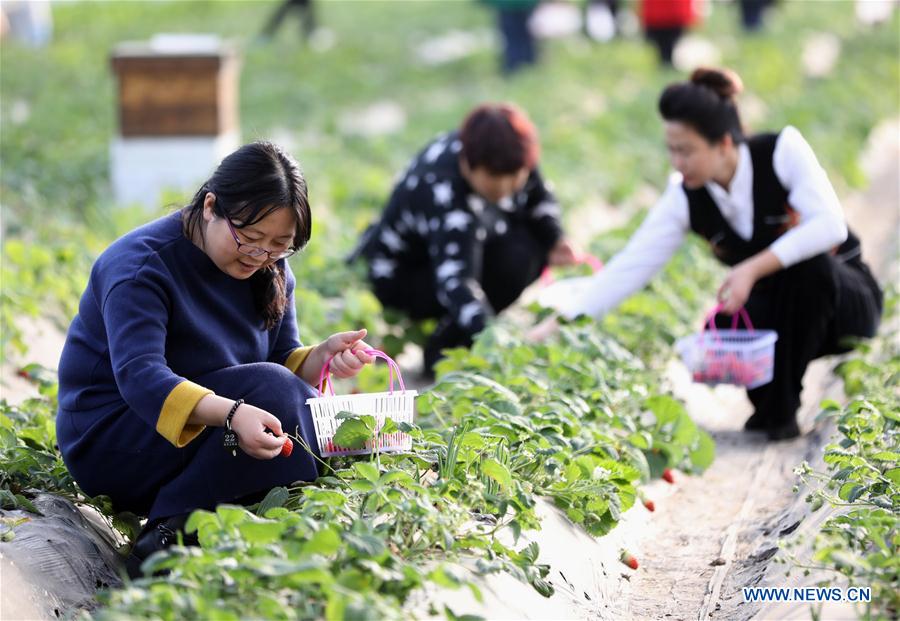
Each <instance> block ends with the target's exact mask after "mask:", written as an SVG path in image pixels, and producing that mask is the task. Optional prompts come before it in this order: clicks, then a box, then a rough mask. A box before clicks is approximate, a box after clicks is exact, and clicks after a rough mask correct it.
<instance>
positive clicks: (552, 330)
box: [525, 315, 559, 343]
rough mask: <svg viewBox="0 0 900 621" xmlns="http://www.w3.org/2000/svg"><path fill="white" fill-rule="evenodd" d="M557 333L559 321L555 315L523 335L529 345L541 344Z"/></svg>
mask: <svg viewBox="0 0 900 621" xmlns="http://www.w3.org/2000/svg"><path fill="white" fill-rule="evenodd" d="M557 332H559V320H558V319H557V318H556V316H555V315H550V316H549V317H547V318H546V319H544V320H543V321H542V322H540V323H539V324H537V325H536V326H533V327H532V328H531V329H530V330H529V331H528V332H526V333H525V341H526V342H529V343H543V342H544V341H546V340H547V339H548V338H550V337H551V336H553V335H554V334H556V333H557Z"/></svg>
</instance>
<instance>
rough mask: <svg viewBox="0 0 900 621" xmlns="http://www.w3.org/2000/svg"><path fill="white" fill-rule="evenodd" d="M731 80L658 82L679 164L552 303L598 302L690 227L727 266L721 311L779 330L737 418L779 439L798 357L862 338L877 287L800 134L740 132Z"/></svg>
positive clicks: (647, 270)
mask: <svg viewBox="0 0 900 621" xmlns="http://www.w3.org/2000/svg"><path fill="white" fill-rule="evenodd" d="M740 90H741V83H740V79H739V78H738V77H737V76H736V75H735V74H734V73H732V72H729V71H726V70H716V69H698V70H696V71H695V72H694V73H693V75H692V76H691V79H690V80H689V81H687V82H681V83H676V84H673V85H670V86H669V87H668V88H666V90H665V91H664V92H663V94H662V96H661V97H660V100H659V111H660V114H661V115H662V117H663V120H664V122H665V123H664V124H665V138H666V145H667V147H668V150H669V157H670V159H671V162H672V165H673V167H674V168H675V169H676V170H677V171H678V174H676V175H673V177H672V179H671V181H670V182H669V186H668V188H667V189H666V191H665V193H664V194H663V196H662V198H661V199H660V200H659V202H658V203H657V205H656V206H655V207H654V208H653V210H652V211H651V212H650V214H649V215H648V216H647V218H646V220H645V221H644V222H643V224H642V225H641V226H640V228H639V229H638V230H637V232H636V233H635V234H634V236H633V237H632V238H631V240H630V241H629V242H628V244H627V246H626V247H625V249H624V250H623V251H622V252H621V253H619V254H618V255H617V256H616V257H614V258H613V259H612V260H611V261H610V262H609V264H608V265H607V266H606V269H604V270H603V271H602V272H600V273H598V274H597V276H595V277H594V278H592V279H591V280H590V281H589V282H590V284H589V285H588V286H587V287H585V288H583V289H582V290H581V291H580V292H579V293H578V294H577V295H576V296H573V297H571V298H570V299H569V300H568V301H567V302H566V303H565V305H560V306H559V307H558V308H559V310H560V311H561V312H562V314H563V315H564V316H566V317H570V318H571V317H574V316H576V315H579V314H585V315H592V316H595V317H598V316H601V315H603V314H605V313H607V312H609V311H610V310H612V309H613V308H614V307H616V306H617V305H618V304H619V303H620V302H621V301H622V300H624V299H625V298H626V297H628V296H629V295H631V294H632V293H634V292H636V291H637V290H639V289H641V288H642V287H644V285H645V284H646V283H647V282H648V281H649V280H650V279H651V278H652V277H653V275H654V274H656V273H657V272H658V271H659V270H660V269H661V268H662V267H663V266H664V265H665V264H666V262H667V261H668V259H669V258H670V257H671V256H672V254H674V252H675V251H676V250H677V249H678V247H679V246H680V245H681V242H682V240H683V239H684V237H685V235H686V234H687V233H688V232H689V231H693V232H694V233H696V234H698V235H700V236H701V237H703V238H704V239H706V240H707V241H708V242H709V245H710V248H711V249H712V251H713V253H714V254H715V256H716V257H717V258H718V259H719V260H720V261H721V262H723V263H725V264H726V265H728V266H730V267H731V270H730V272H729V273H728V276H727V277H726V278H725V281H724V283H723V284H722V286H721V287H720V289H719V292H718V298H719V301H720V302H721V303H722V304H723V311H724V313H725V314H728V315H731V314H734V313H735V312H737V311H738V310H739V309H740V308H741V307H742V306H745V307H746V309H747V312H748V313H749V315H750V318H751V319H752V321H753V325H754V326H756V327H758V328H767V329H772V330H776V331H777V332H778V342H777V344H776V346H775V361H774V363H775V369H774V373H775V375H774V379H773V380H772V382H771V383H769V384H766V385H764V386H760V387H758V388H754V389H752V390H748V391H747V396H748V397H749V399H750V401H751V402H752V403H753V406H754V408H755V411H754V413H753V415H752V416H751V417H750V418H749V419H748V420H747V422H746V423H745V425H744V427H745V428H746V429H748V430H764V431H766V432H767V434H768V436H769V438H770V439H772V440H779V439H786V438H792V437H795V436H797V435H799V433H800V431H799V428H798V426H797V420H796V413H797V409H798V408H799V406H800V391H801V389H802V386H803V385H802V380H803V374H804V372H805V371H806V367H807V365H808V364H809V363H810V361H812V360H813V359H815V358H818V357H820V356H823V355H826V354H832V353H840V352H844V351H848V349H849V344H848V340H847V337H870V336H873V335H874V334H875V332H876V330H877V328H878V323H879V320H880V317H881V308H882V293H881V290H880V289H879V287H878V284H877V283H876V281H875V279H874V278H873V277H872V274H871V272H870V271H869V268H868V267H867V266H866V264H865V263H864V262H863V260H862V253H861V248H860V244H859V240H858V239H857V238H856V236H855V235H853V234H852V233H850V232H848V230H847V225H846V223H845V220H844V215H843V212H842V210H841V206H840V203H839V202H838V199H837V196H836V195H835V192H834V189H833V188H832V186H831V183H830V182H829V180H828V177H827V176H826V174H825V171H824V170H823V169H822V167H821V166H820V165H819V163H818V161H817V160H816V156H815V154H813V152H812V149H811V148H810V146H809V144H807V142H806V141H805V140H804V139H803V136H801V135H800V132H799V131H797V130H796V129H795V128H793V127H790V126H788V127H785V128H784V129H782V130H781V131H780V132H778V133H771V134H759V135H755V136H752V137H749V138H746V137H745V136H744V133H743V130H742V128H741V122H740V117H739V114H738V108H737V105H736V103H735V96H736V95H737V94H738V92H739V91H740ZM561 282H562V283H564V282H565V281H561ZM559 286H565V285H563V284H560V285H559ZM546 297H547V299H552V298H553V297H554V296H553V295H552V292H550V291H548V292H547V295H546ZM555 297H557V298H560V297H562V296H555ZM554 321H555V320H554V319H552V318H551V319H549V320H547V321H546V322H545V323H544V324H542V325H539V326H538V327H536V328H535V329H534V330H533V332H532V336H533V337H535V338H539V337H540V336H542V335H544V334H547V333H548V332H549V331H552V329H553V328H554ZM719 321H721V322H722V325H723V326H724V325H726V320H725V318H724V317H721V318H720V319H719Z"/></svg>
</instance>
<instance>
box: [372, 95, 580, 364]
mask: <svg viewBox="0 0 900 621" xmlns="http://www.w3.org/2000/svg"><path fill="white" fill-rule="evenodd" d="M538 156H539V145H538V136H537V131H536V129H535V127H534V125H533V124H532V123H531V121H530V120H529V119H528V117H527V116H526V115H525V113H524V112H522V111H521V110H519V109H518V108H516V107H514V106H512V105H509V104H484V105H481V106H478V107H477V108H475V109H474V110H472V111H471V112H470V113H469V115H468V116H467V117H466V119H465V121H464V122H463V124H462V126H461V128H460V129H459V130H456V131H452V132H449V133H447V134H443V135H442V136H440V137H438V138H437V139H436V140H435V141H433V142H432V143H431V144H429V145H427V146H426V147H425V148H424V149H423V150H422V151H421V152H420V153H419V154H418V155H417V156H416V157H415V158H414V159H413V161H412V163H411V164H410V165H409V167H408V168H407V170H406V171H405V172H404V173H403V175H402V177H401V178H400V180H399V182H398V183H397V184H396V186H395V187H394V190H393V192H392V194H391V197H390V199H389V200H388V203H387V206H386V207H385V210H384V213H383V214H382V215H381V218H380V220H379V221H378V222H377V223H376V224H374V225H372V226H371V227H369V229H368V230H367V231H366V233H365V234H364V235H363V238H362V240H361V242H360V244H359V246H358V248H357V250H356V254H357V255H362V256H364V257H365V258H366V259H367V260H368V265H369V272H368V273H369V279H370V280H371V282H372V287H373V290H374V292H375V295H376V296H377V297H378V299H379V300H380V301H381V303H382V304H383V305H384V306H385V307H388V308H393V309H397V310H399V311H401V312H403V313H405V314H407V315H408V316H409V317H411V318H412V319H416V320H418V319H426V318H436V319H438V325H437V328H436V329H435V331H434V332H433V333H432V334H431V336H430V338H429V339H428V342H427V344H426V346H425V352H424V353H425V370H426V375H430V374H431V373H432V368H433V366H434V364H435V362H437V361H438V359H439V358H440V357H441V350H442V349H444V348H448V347H459V346H468V345H470V344H471V343H472V339H473V337H474V336H475V335H476V334H477V333H478V332H480V331H481V330H482V329H483V328H484V327H485V325H486V324H487V321H488V320H489V319H490V318H491V317H492V316H493V315H495V314H496V313H499V312H500V311H502V310H503V309H505V308H506V307H508V306H509V305H510V304H512V303H513V302H514V301H515V300H516V299H518V297H519V295H520V294H521V293H522V291H523V290H524V289H525V288H526V287H527V286H528V285H529V284H531V283H532V282H534V281H535V280H536V279H537V278H538V276H539V275H540V274H541V272H542V271H543V269H544V268H545V267H546V266H547V265H548V264H549V265H569V264H572V263H574V261H575V252H574V250H573V248H572V246H571V245H570V244H569V242H568V241H566V239H565V237H564V235H563V229H562V225H561V223H560V209H559V205H558V203H557V202H556V199H555V198H554V196H553V194H552V193H551V191H550V189H549V188H548V187H547V185H546V184H545V183H544V180H543V179H542V177H541V174H540V172H539V171H538Z"/></svg>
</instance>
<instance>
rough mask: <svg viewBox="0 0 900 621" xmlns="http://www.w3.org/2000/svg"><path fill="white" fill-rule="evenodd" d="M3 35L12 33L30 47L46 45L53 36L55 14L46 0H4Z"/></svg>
mask: <svg viewBox="0 0 900 621" xmlns="http://www.w3.org/2000/svg"><path fill="white" fill-rule="evenodd" d="M0 11H2V12H3V20H2V21H3V23H4V24H5V28H3V35H10V36H11V37H12V38H14V39H18V40H19V41H21V42H22V43H24V44H25V45H27V46H29V47H35V48H40V47H45V46H47V45H48V44H49V43H50V40H51V39H52V38H53V14H52V12H51V9H50V2H48V1H45V0H27V1H26V0H4V1H3V4H2V7H0Z"/></svg>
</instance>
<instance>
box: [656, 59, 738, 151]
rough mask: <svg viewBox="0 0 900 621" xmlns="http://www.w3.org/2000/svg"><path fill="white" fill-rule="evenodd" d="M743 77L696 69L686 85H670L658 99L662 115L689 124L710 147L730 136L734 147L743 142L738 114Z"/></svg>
mask: <svg viewBox="0 0 900 621" xmlns="http://www.w3.org/2000/svg"><path fill="white" fill-rule="evenodd" d="M742 89H743V84H742V83H741V79H740V77H738V75H737V74H736V73H734V72H733V71H730V70H728V69H710V68H700V69H696V70H695V71H694V72H693V73H692V74H691V79H690V80H689V81H687V82H676V83H674V84H670V85H669V86H668V87H666V89H665V90H664V91H663V93H662V95H661V96H660V98H659V113H660V115H661V116H662V117H663V118H664V119H665V120H667V121H678V122H681V123H686V124H687V125H690V126H691V127H692V128H694V129H695V130H696V131H697V133H699V134H700V135H701V136H703V137H704V138H706V140H707V141H708V142H710V143H715V142H719V141H721V140H722V139H723V138H724V137H725V135H726V134H730V135H731V138H732V140H733V141H734V142H735V143H740V142H743V141H744V129H743V127H742V126H741V118H740V114H739V113H738V107H737V102H736V101H735V98H736V96H737V95H738V93H740V92H741V90H742Z"/></svg>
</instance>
